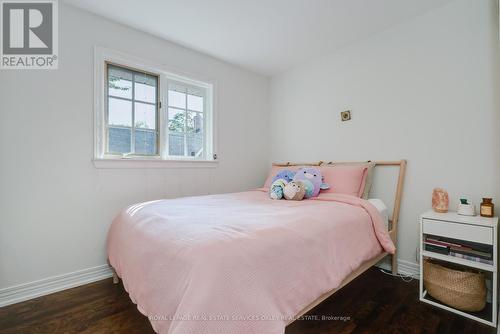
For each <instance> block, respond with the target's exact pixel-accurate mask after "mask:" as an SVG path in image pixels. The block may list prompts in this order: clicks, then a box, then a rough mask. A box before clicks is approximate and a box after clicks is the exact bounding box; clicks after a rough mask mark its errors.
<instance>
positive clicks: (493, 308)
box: [419, 211, 498, 327]
mask: <svg viewBox="0 0 500 334" xmlns="http://www.w3.org/2000/svg"><path fill="white" fill-rule="evenodd" d="M497 226H498V218H497V217H491V218H485V217H480V216H462V215H459V214H457V213H456V212H448V213H437V212H434V211H428V212H426V213H424V214H422V215H421V216H420V292H419V294H420V300H421V301H422V302H425V303H428V304H431V305H434V306H436V307H440V308H443V309H445V310H448V311H450V312H454V313H457V314H459V315H462V316H464V317H467V318H470V319H474V320H476V321H479V322H481V323H484V324H487V325H490V326H493V327H496V324H497V316H498V314H497V312H498V311H497V267H498V259H497V242H498V238H497V235H498V234H497ZM432 263H434V264H436V263H437V264H438V265H437V266H436V265H433V264H432ZM424 264H425V265H424ZM430 266H432V267H430ZM439 266H441V267H439ZM450 266H452V267H453V268H452V269H443V268H446V267H450ZM429 268H431V269H432V270H434V272H433V273H430V272H426V271H425V270H430V269H429ZM436 270H437V271H436ZM467 273H469V274H467ZM429 275H431V276H429ZM436 275H443V276H442V277H443V278H442V279H439V280H436V279H435V278H436V277H437V276H436ZM450 275H453V276H454V277H455V278H457V277H458V278H460V277H462V278H464V279H463V280H458V281H457V280H456V279H455V280H453V279H451V280H449V282H447V281H446V277H449V276H450ZM426 277H427V279H428V285H429V286H428V287H426V283H425V282H424V281H425V278H426ZM431 278H432V280H431ZM484 280H486V281H487V283H488V282H489V283H490V284H486V286H488V287H489V291H488V294H489V297H490V298H489V299H488V298H487V299H486V303H485V304H484V305H485V307H484V308H482V305H483V303H484V300H483V298H484ZM436 284H438V285H439V284H441V285H442V290H446V295H445V294H443V293H441V292H440V291H439V290H436ZM431 285H433V286H431ZM455 285H456V286H457V287H459V289H455ZM428 290H429V291H428ZM432 291H433V292H432ZM454 291H456V293H457V295H456V296H453V294H454ZM429 292H431V293H433V294H434V296H435V297H432V296H431V295H430V293H429ZM467 294H470V296H471V297H470V298H469V299H470V301H468V297H467ZM455 297H456V298H455ZM472 298H474V300H472ZM459 299H461V300H459ZM440 300H442V301H440ZM450 305H455V306H456V307H453V306H450ZM479 309H481V310H480V311H477V310H479ZM471 310H474V311H471Z"/></svg>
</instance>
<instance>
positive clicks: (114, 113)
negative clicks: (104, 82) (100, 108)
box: [108, 97, 132, 127]
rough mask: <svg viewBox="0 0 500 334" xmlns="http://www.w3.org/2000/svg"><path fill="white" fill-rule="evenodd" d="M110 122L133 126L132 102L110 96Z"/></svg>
mask: <svg viewBox="0 0 500 334" xmlns="http://www.w3.org/2000/svg"><path fill="white" fill-rule="evenodd" d="M108 124H109V125H120V126H128V127H131V126H132V102H131V101H126V100H120V99H115V98H112V97H110V98H109V99H108Z"/></svg>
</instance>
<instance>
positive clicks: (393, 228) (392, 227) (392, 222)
mask: <svg viewBox="0 0 500 334" xmlns="http://www.w3.org/2000/svg"><path fill="white" fill-rule="evenodd" d="M371 162H372V163H373V164H374V167H384V166H392V167H399V175H398V182H397V184H396V194H395V197H394V208H393V211H392V219H389V235H390V237H391V239H392V241H393V242H394V245H396V253H394V255H392V258H391V268H392V273H393V274H397V273H398V256H397V255H398V253H397V237H398V220H399V211H400V208H401V197H402V194H403V183H404V177H405V172H406V160H399V161H371ZM335 163H340V164H345V162H333V161H331V162H328V163H324V162H323V161H320V162H318V163H317V164H315V165H316V166H324V165H334V164H335ZM356 163H358V162H356ZM364 163H367V161H364ZM274 165H275V166H297V165H302V166H304V165H305V164H297V163H293V164H292V163H286V164H274ZM307 165H312V164H310V163H309V164H307ZM388 255H389V254H388V253H386V252H384V253H382V254H380V255H378V256H376V257H374V258H373V259H371V260H368V261H366V262H363V263H362V264H361V265H360V266H359V268H358V269H356V270H355V271H353V272H352V273H351V274H350V275H349V276H347V277H346V278H345V279H344V280H343V281H342V283H341V284H340V286H338V287H337V288H335V289H333V290H330V291H328V292H326V293H324V294H323V295H321V296H319V298H318V299H316V300H315V301H313V302H311V303H310V304H309V305H307V306H306V307H304V308H303V309H302V310H301V311H300V312H299V313H298V314H297V315H296V316H295V317H294V318H293V319H291V320H290V321H289V322H288V323H287V326H288V325H290V324H291V323H292V322H294V321H295V320H297V318H299V317H301V316H303V315H304V314H306V313H307V312H309V311H310V310H312V309H313V308H315V307H316V306H318V305H319V304H321V303H322V302H323V301H325V300H326V299H328V298H329V297H330V296H332V295H333V294H334V293H335V292H337V291H339V290H340V289H342V288H343V287H344V286H346V285H347V284H349V282H351V281H352V280H354V279H355V278H356V277H358V276H359V275H361V274H362V273H364V272H365V271H366V270H368V269H369V268H371V267H372V266H374V265H375V264H377V263H378V262H380V261H381V260H382V259H384V258H385V257H386V256H388Z"/></svg>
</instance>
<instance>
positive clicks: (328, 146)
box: [270, 0, 500, 262]
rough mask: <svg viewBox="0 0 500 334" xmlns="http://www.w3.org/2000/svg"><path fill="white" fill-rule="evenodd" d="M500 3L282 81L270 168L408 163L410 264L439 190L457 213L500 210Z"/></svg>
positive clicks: (377, 40) (313, 64) (418, 21)
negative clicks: (485, 206) (488, 207)
mask: <svg viewBox="0 0 500 334" xmlns="http://www.w3.org/2000/svg"><path fill="white" fill-rule="evenodd" d="M495 3H496V1H494V0H482V1H470V0H456V1H453V2H452V3H450V4H448V5H446V6H444V7H440V8H438V9H435V10H434V11H432V12H429V13H426V14H425V15H423V16H420V17H417V18H415V19H413V20H411V21H408V22H406V23H404V24H401V25H397V26H394V27H392V28H390V29H388V30H386V31H384V32H382V33H380V34H377V35H374V36H372V37H370V38H369V39H366V40H363V41H359V42H358V43H356V44H353V45H351V46H349V47H346V48H345V49H343V50H342V51H341V52H338V53H336V54H331V55H327V56H323V57H322V58H320V59H315V60H314V61H310V62H308V63H307V64H304V65H302V66H300V67H298V68H295V69H293V70H291V71H288V72H286V73H283V74H281V75H279V76H276V77H274V78H273V79H272V82H271V96H270V100H271V143H272V148H271V160H273V161H275V160H278V161H282V160H286V161H290V160H299V161H304V160H328V159H331V160H340V161H341V160H347V161H352V160H366V159H372V160H376V159H380V160H382V159H384V160H393V159H400V158H406V159H408V161H409V164H408V174H407V177H406V184H405V190H404V198H403V205H402V209H401V210H402V215H401V221H400V231H399V249H400V253H399V256H400V258H401V259H403V260H406V261H412V262H414V261H415V249H416V246H417V234H418V215H419V214H420V213H421V212H423V211H424V210H427V209H428V208H429V207H430V200H431V193H432V189H433V188H434V187H437V186H441V187H444V188H445V189H447V190H448V192H449V194H450V198H451V208H452V209H454V208H455V207H456V205H457V202H458V199H459V198H460V197H461V196H467V197H468V198H470V199H471V200H472V201H473V202H475V203H479V202H480V198H481V197H482V196H485V195H492V196H496V201H495V202H496V203H497V204H498V208H499V210H500V196H499V195H500V191H499V190H498V189H499V187H498V186H499V185H500V182H499V180H498V170H499V167H500V164H499V160H498V157H499V155H500V153H499V151H498V143H499V139H500V138H499V136H498V129H499V126H498V125H499V124H500V121H499V118H500V117H499V102H498V99H497V98H496V97H495V95H498V88H499V87H498V82H497V80H498V67H497V64H498V54H497V52H498V19H497V11H496V5H495ZM346 29H348V27H346ZM345 109H351V110H352V118H353V119H352V120H351V121H349V122H341V121H340V115H339V113H340V111H342V110H345ZM385 195H386V194H385Z"/></svg>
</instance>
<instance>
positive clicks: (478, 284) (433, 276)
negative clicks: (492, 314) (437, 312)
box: [424, 259, 486, 312]
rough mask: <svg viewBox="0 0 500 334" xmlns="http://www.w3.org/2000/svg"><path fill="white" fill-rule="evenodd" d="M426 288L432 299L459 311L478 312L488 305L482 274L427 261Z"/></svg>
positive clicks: (425, 269)
mask: <svg viewBox="0 0 500 334" xmlns="http://www.w3.org/2000/svg"><path fill="white" fill-rule="evenodd" d="M424 286H425V288H426V289H427V293H428V294H429V295H430V296H431V297H433V298H435V299H437V300H439V301H440V302H442V303H443V304H446V305H448V306H451V307H453V308H456V309H458V310H462V311H469V312H477V311H481V310H482V309H483V308H484V306H485V305H486V282H485V278H484V274H482V273H478V272H470V271H461V270H456V269H452V268H447V267H445V266H443V265H441V264H438V263H436V262H435V261H430V260H428V259H425V260H424Z"/></svg>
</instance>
